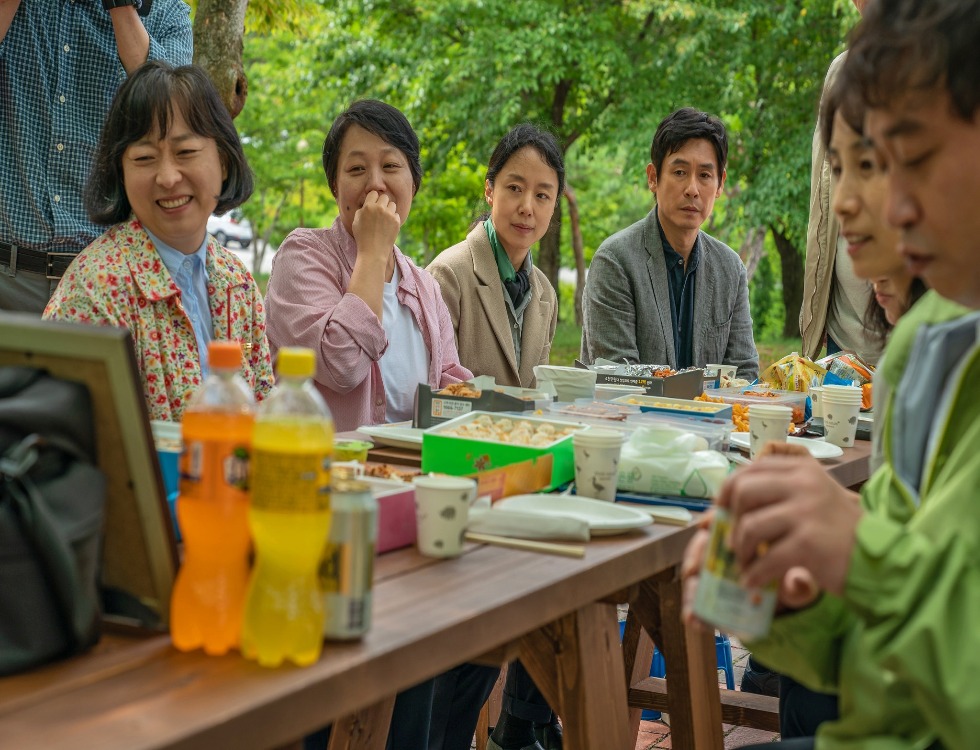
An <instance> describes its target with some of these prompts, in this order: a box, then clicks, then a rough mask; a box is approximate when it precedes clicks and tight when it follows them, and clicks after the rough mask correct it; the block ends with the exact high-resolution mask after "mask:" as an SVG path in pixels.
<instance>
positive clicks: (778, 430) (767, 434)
mask: <svg viewBox="0 0 980 750" xmlns="http://www.w3.org/2000/svg"><path fill="white" fill-rule="evenodd" d="M792 419H793V410H792V409H791V408H790V407H788V406H775V405H772V404H751V405H750V406H749V458H755V457H756V455H758V453H759V451H761V450H762V446H763V445H765V444H766V443H768V442H777V443H785V442H786V438H787V436H788V435H789V425H790V421H791V420H792Z"/></svg>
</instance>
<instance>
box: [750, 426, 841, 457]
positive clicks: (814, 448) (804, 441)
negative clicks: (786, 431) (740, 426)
mask: <svg viewBox="0 0 980 750" xmlns="http://www.w3.org/2000/svg"><path fill="white" fill-rule="evenodd" d="M731 441H732V445H734V446H736V447H737V448H741V449H742V450H745V451H747V450H748V449H749V433H747V432H733V433H732V437H731ZM786 442H787V443H793V444H794V445H802V446H803V447H804V448H806V449H807V450H808V451H810V455H811V456H813V457H814V458H819V459H824V458H838V457H839V456H843V455H844V449H843V448H841V447H839V446H837V445H834V444H833V443H828V442H826V441H824V439H823V438H798V437H788V438H786Z"/></svg>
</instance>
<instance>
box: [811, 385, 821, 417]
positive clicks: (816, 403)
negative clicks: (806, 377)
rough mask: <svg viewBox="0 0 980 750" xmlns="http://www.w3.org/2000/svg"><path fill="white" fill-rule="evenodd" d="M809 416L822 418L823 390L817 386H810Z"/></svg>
mask: <svg viewBox="0 0 980 750" xmlns="http://www.w3.org/2000/svg"><path fill="white" fill-rule="evenodd" d="M810 416H811V417H812V418H814V419H816V418H817V417H823V388H822V387H821V386H819V385H811V386H810Z"/></svg>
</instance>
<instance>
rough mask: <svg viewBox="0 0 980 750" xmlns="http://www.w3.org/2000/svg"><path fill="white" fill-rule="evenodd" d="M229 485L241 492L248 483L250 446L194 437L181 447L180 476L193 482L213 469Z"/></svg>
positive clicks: (196, 481)
mask: <svg viewBox="0 0 980 750" xmlns="http://www.w3.org/2000/svg"><path fill="white" fill-rule="evenodd" d="M215 469H220V471H217V472H215V475H216V476H220V477H221V478H222V479H223V481H224V483H225V484H227V485H228V486H229V487H234V488H235V489H237V490H241V491H243V492H247V491H248V486H249V448H248V446H247V445H238V444H236V443H231V442H228V443H225V442H218V441H203V440H193V441H188V443H187V444H186V445H185V446H184V455H183V468H182V471H181V479H183V480H184V481H190V482H194V483H200V482H202V481H204V478H205V476H206V475H207V474H208V473H209V472H211V471H212V470H215Z"/></svg>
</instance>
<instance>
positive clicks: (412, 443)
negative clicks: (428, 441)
mask: <svg viewBox="0 0 980 750" xmlns="http://www.w3.org/2000/svg"><path fill="white" fill-rule="evenodd" d="M411 424H412V423H411V422H392V423H391V424H372V425H364V426H362V427H358V428H357V431H358V432H360V433H361V434H362V435H367V436H369V437H370V438H371V439H372V440H374V442H376V443H378V444H379V445H389V446H391V447H392V448H406V449H408V450H421V448H422V433H423V432H424V430H420V429H418V428H416V427H412V426H411Z"/></svg>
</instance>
